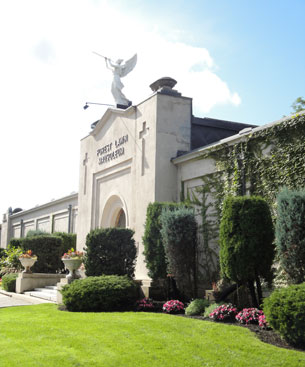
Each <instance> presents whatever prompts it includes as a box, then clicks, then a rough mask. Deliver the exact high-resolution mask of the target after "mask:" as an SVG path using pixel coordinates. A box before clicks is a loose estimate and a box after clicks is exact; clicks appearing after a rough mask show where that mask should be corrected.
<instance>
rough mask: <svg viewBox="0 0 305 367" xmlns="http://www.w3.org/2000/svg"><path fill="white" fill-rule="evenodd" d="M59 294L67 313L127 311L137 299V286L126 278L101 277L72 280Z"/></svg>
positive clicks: (114, 276) (115, 276) (116, 276)
mask: <svg viewBox="0 0 305 367" xmlns="http://www.w3.org/2000/svg"><path fill="white" fill-rule="evenodd" d="M61 293H62V296H63V303H64V305H65V306H66V307H67V309H68V310H69V311H74V312H106V311H111V312H112V311H128V310H132V309H133V307H134V305H135V302H136V301H137V299H138V296H139V286H138V284H137V283H136V282H134V281H133V280H132V279H130V278H129V277H128V276H118V275H103V276H100V277H88V278H84V279H77V280H74V281H73V282H72V283H71V284H68V285H66V286H64V287H63V288H62V290H61Z"/></svg>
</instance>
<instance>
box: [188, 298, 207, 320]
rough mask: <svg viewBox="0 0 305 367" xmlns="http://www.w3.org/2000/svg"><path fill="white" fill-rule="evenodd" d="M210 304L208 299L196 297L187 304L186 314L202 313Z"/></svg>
mask: <svg viewBox="0 0 305 367" xmlns="http://www.w3.org/2000/svg"><path fill="white" fill-rule="evenodd" d="M209 304H210V303H209V301H208V300H207V299H202V298H196V299H194V300H193V301H192V302H191V303H190V304H189V305H188V306H187V308H186V309H185V314H186V315H187V316H195V315H201V314H203V313H204V310H205V308H206V307H207V306H209Z"/></svg>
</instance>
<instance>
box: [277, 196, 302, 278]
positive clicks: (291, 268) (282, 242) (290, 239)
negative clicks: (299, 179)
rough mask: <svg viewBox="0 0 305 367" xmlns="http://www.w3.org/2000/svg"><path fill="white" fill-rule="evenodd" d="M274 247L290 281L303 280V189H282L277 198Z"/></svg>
mask: <svg viewBox="0 0 305 367" xmlns="http://www.w3.org/2000/svg"><path fill="white" fill-rule="evenodd" d="M276 247H277V253H278V255H279V258H280V263H281V265H282V267H283V269H284V271H285V273H286V274H287V276H288V280H289V281H290V282H291V283H295V284H299V283H302V282H304V281H305V191H290V190H288V189H285V190H283V191H282V192H281V193H280V194H279V195H278V198H277V222H276Z"/></svg>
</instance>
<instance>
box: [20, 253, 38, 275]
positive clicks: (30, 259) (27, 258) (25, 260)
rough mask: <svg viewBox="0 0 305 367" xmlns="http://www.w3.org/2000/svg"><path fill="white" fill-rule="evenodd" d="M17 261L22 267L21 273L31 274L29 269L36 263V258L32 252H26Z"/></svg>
mask: <svg viewBox="0 0 305 367" xmlns="http://www.w3.org/2000/svg"><path fill="white" fill-rule="evenodd" d="M19 261H20V262H21V265H22V266H23V267H24V270H23V273H27V274H32V271H31V269H30V268H31V267H32V266H33V265H34V264H35V262H36V261H37V256H36V255H34V254H33V252H32V250H28V251H27V252H25V253H24V254H22V255H20V257H19Z"/></svg>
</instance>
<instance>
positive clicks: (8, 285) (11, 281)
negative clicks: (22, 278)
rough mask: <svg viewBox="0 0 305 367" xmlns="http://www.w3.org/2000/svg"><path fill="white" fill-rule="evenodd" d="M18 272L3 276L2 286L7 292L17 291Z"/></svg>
mask: <svg viewBox="0 0 305 367" xmlns="http://www.w3.org/2000/svg"><path fill="white" fill-rule="evenodd" d="M17 277H18V274H16V273H12V274H6V275H3V277H2V288H3V289H4V290H5V291H7V292H15V291H16V279H17Z"/></svg>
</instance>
